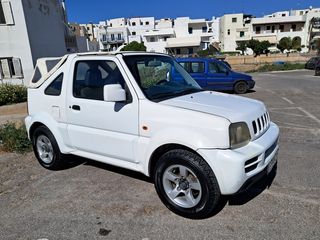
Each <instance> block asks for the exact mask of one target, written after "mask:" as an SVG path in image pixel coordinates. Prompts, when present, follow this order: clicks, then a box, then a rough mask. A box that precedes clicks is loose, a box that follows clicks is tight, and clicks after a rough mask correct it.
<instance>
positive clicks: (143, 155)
mask: <svg viewBox="0 0 320 240" xmlns="http://www.w3.org/2000/svg"><path fill="white" fill-rule="evenodd" d="M54 61H57V59H52V58H50V59H40V60H38V63H37V66H36V69H35V73H34V77H33V79H32V80H31V82H30V84H29V87H28V112H29V114H28V116H27V117H26V119H25V123H26V128H27V132H28V136H29V138H30V139H31V141H32V145H33V150H34V153H35V156H36V158H37V159H38V161H39V163H40V164H41V165H42V166H43V167H44V168H47V169H50V170H57V169H61V168H63V166H64V164H65V161H66V156H67V155H77V156H81V157H86V158H90V159H93V160H96V161H100V162H103V163H106V164H111V165H115V166H119V167H123V168H127V169H130V170H133V171H138V172H141V173H143V174H145V175H147V176H150V177H151V178H152V179H153V180H154V184H155V188H156V191H157V193H158V195H159V197H160V199H161V200H162V202H163V203H164V205H165V206H166V207H168V208H169V209H170V210H171V211H173V212H175V213H177V214H179V215H181V216H184V217H187V218H207V217H209V216H211V215H212V214H213V213H214V212H215V211H216V209H217V208H218V206H219V202H220V201H221V199H222V195H232V194H235V193H238V192H241V191H244V190H245V189H247V188H248V187H249V186H251V184H253V183H254V182H256V181H257V180H259V179H261V178H266V177H267V176H268V175H270V173H271V172H272V173H274V172H275V169H276V167H275V166H276V164H277V153H278V148H279V146H278V137H279V128H278V127H277V125H276V124H274V123H273V122H271V120H270V115H269V113H268V111H267V109H266V106H265V105H264V104H263V103H262V102H260V101H257V100H252V99H248V98H243V97H240V96H233V95H230V94H224V93H217V92H212V91H205V90H203V89H202V88H201V87H200V86H199V84H198V83H197V82H196V81H195V80H194V79H193V78H192V77H191V76H190V75H189V74H188V73H187V72H186V71H185V70H184V68H183V67H182V66H181V65H180V64H178V63H177V62H176V61H175V60H174V59H173V58H172V57H170V56H168V55H165V54H156V53H135V52H131V53H129V52H128V53H126V52H122V53H113V54H107V53H83V54H80V53H79V54H70V55H66V56H65V57H63V58H62V59H61V60H60V61H59V62H58V63H57V64H56V65H55V66H54V67H53V68H52V69H51V67H50V66H52V65H53V62H54ZM172 72H175V73H176V74H175V75H172V74H171V73H172ZM178 74H179V78H176V76H177V75H178ZM66 184H68V181H66ZM108 184H110V183H106V186H107V185H108ZM112 184H120V183H117V182H114V183H112ZM125 190H126V187H125V186H120V185H119V191H125ZM106 201H108V200H107V199H106ZM133 204H134V203H133Z"/></svg>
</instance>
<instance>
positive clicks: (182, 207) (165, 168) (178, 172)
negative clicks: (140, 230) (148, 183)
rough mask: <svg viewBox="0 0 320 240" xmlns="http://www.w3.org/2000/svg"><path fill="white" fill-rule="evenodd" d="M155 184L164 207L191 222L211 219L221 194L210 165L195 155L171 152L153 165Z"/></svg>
mask: <svg viewBox="0 0 320 240" xmlns="http://www.w3.org/2000/svg"><path fill="white" fill-rule="evenodd" d="M154 182H155V188H156V190H157V193H158V195H159V197H160V199H161V201H162V202H163V203H164V204H165V206H166V207H167V208H168V209H169V210H171V211H173V212H174V213H176V214H178V215H180V216H183V217H186V218H191V219H203V218H207V217H210V216H212V215H213V213H214V212H215V210H216V209H217V207H218V206H219V203H220V199H221V193H220V188H219V185H218V182H217V180H216V177H215V175H214V173H213V171H212V170H211V168H210V167H209V165H208V164H207V163H206V162H205V161H204V160H203V159H202V158H201V157H200V156H198V155H197V154H195V153H192V152H189V151H186V150H171V151H169V152H167V153H165V154H164V155H163V156H162V157H161V158H160V159H159V161H158V163H157V164H156V170H155V174H154Z"/></svg>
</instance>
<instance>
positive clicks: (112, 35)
mask: <svg viewBox="0 0 320 240" xmlns="http://www.w3.org/2000/svg"><path fill="white" fill-rule="evenodd" d="M111 41H114V34H113V33H112V34H111Z"/></svg>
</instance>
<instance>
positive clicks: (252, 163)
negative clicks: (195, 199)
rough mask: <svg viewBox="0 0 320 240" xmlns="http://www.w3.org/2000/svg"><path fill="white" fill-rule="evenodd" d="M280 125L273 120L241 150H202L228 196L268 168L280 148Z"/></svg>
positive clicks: (201, 152)
mask: <svg viewBox="0 0 320 240" xmlns="http://www.w3.org/2000/svg"><path fill="white" fill-rule="evenodd" d="M278 139H279V128H278V126H277V125H276V124H274V123H272V122H271V123H270V127H269V129H268V130H267V131H266V132H265V133H264V134H263V135H262V136H261V137H259V138H258V139H256V140H254V141H252V142H250V143H249V144H248V145H246V146H244V147H242V148H238V149H225V150H222V149H221V150H220V149H198V151H197V152H198V153H199V154H200V155H201V156H202V157H203V158H204V159H205V160H206V161H207V163H208V164H209V165H210V167H211V168H212V170H213V172H214V174H215V176H216V178H217V181H218V183H219V187H220V191H221V193H222V194H224V195H230V194H234V193H237V192H238V191H239V190H240V189H241V188H242V186H243V185H244V184H245V183H246V182H247V181H248V180H249V179H252V178H253V177H254V176H255V175H257V174H259V173H261V172H262V171H265V170H266V168H267V166H268V164H269V163H270V162H271V160H272V159H274V158H275V155H276V154H277V152H278V150H279V144H278Z"/></svg>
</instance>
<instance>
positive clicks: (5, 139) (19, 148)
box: [0, 122, 31, 153]
mask: <svg viewBox="0 0 320 240" xmlns="http://www.w3.org/2000/svg"><path fill="white" fill-rule="evenodd" d="M0 149H1V150H3V151H7V152H18V153H24V152H27V151H30V150H31V143H30V140H29V139H28V135H27V131H26V127H25V125H17V124H15V123H9V122H8V123H6V124H3V125H0Z"/></svg>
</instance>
